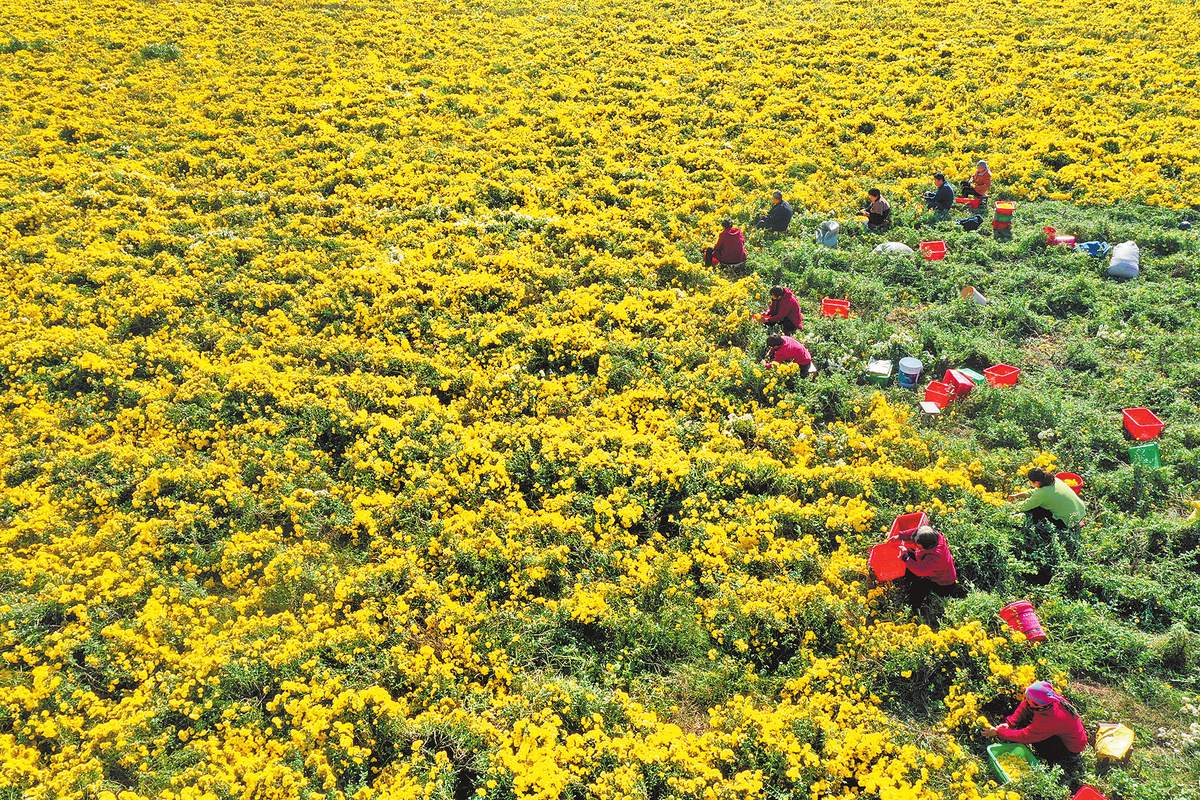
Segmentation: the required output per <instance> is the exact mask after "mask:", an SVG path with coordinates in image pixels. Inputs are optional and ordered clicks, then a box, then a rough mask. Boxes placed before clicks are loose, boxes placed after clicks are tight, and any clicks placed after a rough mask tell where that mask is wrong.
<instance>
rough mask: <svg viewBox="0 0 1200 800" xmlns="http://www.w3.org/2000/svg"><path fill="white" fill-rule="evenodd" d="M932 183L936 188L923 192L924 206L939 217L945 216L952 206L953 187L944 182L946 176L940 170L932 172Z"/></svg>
mask: <svg viewBox="0 0 1200 800" xmlns="http://www.w3.org/2000/svg"><path fill="white" fill-rule="evenodd" d="M933 185H934V186H936V187H937V189H936V190H935V191H932V192H926V193H925V207H926V208H928V209H929V210H930V211H932V212H933V213H934V214H937V215H938V216H939V217H945V216H946V215H947V214H949V213H950V209H952V208H954V187H953V186H951V185H950V184H948V183H946V176H945V175H943V174H942V173H940V172H935V173H934V174H933Z"/></svg>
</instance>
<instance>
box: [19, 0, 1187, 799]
mask: <svg viewBox="0 0 1200 800" xmlns="http://www.w3.org/2000/svg"><path fill="white" fill-rule="evenodd" d="M1193 13H1194V8H1193V6H1192V5H1191V4H1190V3H1187V2H1182V1H1181V0H1158V1H1157V2H1151V3H1149V4H1147V3H1145V2H1140V3H1133V2H1131V1H1130V0H1114V1H1113V2H1107V3H1102V4H1100V5H1099V6H1097V5H1096V4H1090V3H1083V2H1080V1H1079V0H1064V1H1063V2H1055V3H1044V2H1037V3H1035V2H1032V0H1012V1H1011V2H996V3H992V4H981V3H966V2H959V1H958V0H951V2H947V3H927V2H909V3H900V2H895V0H883V1H882V2H875V3H870V4H864V5H858V4H853V3H849V2H842V1H839V2H830V3H822V4H818V5H813V4H798V3H792V4H789V3H784V2H761V3H753V4H749V5H744V4H732V3H725V2H722V1H721V0H718V2H716V3H708V4H704V5H703V6H694V5H685V4H676V3H671V2H657V3H656V2H645V1H644V0H634V1H633V2H622V3H613V2H597V3H591V4H570V3H567V4H563V5H558V6H540V5H538V4H535V3H524V2H519V0H510V1H508V2H506V1H505V0H479V2H473V3H462V2H457V0H450V2H444V3H425V2H412V3H405V4H401V5H399V6H395V5H393V4H387V3H381V2H369V1H360V0H347V1H346V2H337V1H335V2H327V3H317V4H312V5H302V4H293V3H283V2H275V3H272V2H255V1H254V0H246V1H245V2H222V3H217V2H208V1H207V0H183V2H175V3H166V2H138V1H137V0H134V2H125V1H124V0H97V1H96V2H89V3H86V4H82V3H71V2H66V0H50V1H49V2H38V3H34V2H31V0H12V2H7V3H6V4H5V5H4V8H3V9H2V10H0V37H2V38H0V73H2V79H0V133H2V138H0V242H2V245H0V247H2V250H0V275H2V277H0V292H2V293H3V306H2V308H0V407H2V409H3V416H2V418H0V473H2V475H3V485H2V486H0V656H2V658H3V661H2V662H0V797H3V798H38V799H39V800H41V799H43V798H103V799H104V800H109V799H110V798H121V800H133V799H134V798H152V797H161V798H196V799H197V800H212V799H214V798H247V799H248V798H264V799H265V798H314V799H316V798H344V797H353V798H358V799H359V800H367V799H368V798H376V797H378V798H406V797H413V798H451V797H453V798H456V800H461V799H462V798H467V797H471V796H479V797H486V798H507V797H522V798H525V797H529V798H558V797H582V796H589V797H600V798H613V800H616V799H617V798H642V797H645V798H660V797H690V798H698V799H700V800H718V799H720V798H757V797H763V796H770V797H779V798H784V797H794V798H806V797H811V798H812V799H813V800H818V798H825V797H852V796H870V797H880V798H886V799H887V800H892V799H893V798H894V799H896V800H899V798H945V799H946V800H974V798H981V797H990V798H1001V797H1003V796H1004V794H1005V792H1004V790H1001V789H998V788H997V787H996V786H995V785H994V784H992V783H990V782H989V776H988V775H987V774H986V773H985V772H983V771H982V767H981V762H980V760H979V758H978V754H979V750H978V744H979V741H978V739H977V738H976V736H975V731H976V729H977V727H978V725H977V718H978V717H979V715H980V714H981V713H982V711H983V708H984V706H985V705H986V704H987V703H989V702H994V701H999V700H1003V701H1005V702H1008V701H1010V700H1011V699H1012V698H1014V697H1016V696H1017V693H1018V692H1019V690H1020V688H1021V687H1022V686H1023V685H1024V684H1026V683H1027V682H1029V681H1030V680H1032V679H1034V678H1047V679H1055V680H1059V681H1063V680H1065V678H1066V676H1064V675H1061V674H1059V673H1057V672H1054V671H1053V670H1051V669H1048V668H1047V667H1046V666H1045V662H1044V661H1041V662H1039V659H1038V653H1037V650H1036V649H1034V648H1030V647H1028V646H1027V645H1026V644H1025V643H1023V642H1022V641H1020V639H1021V637H1020V636H1018V635H1015V634H1009V633H1006V632H1003V631H1002V630H1001V628H1000V627H999V626H998V625H997V624H996V622H995V620H993V619H990V618H987V619H981V620H977V621H967V622H964V623H962V624H960V625H947V626H943V627H942V628H941V629H940V630H938V631H933V630H930V629H929V628H928V627H924V626H918V625H916V624H913V623H912V622H911V621H910V620H909V619H908V618H906V617H905V616H904V614H903V613H902V612H903V609H902V608H900V607H899V606H897V604H896V602H895V598H894V597H891V596H890V595H889V593H888V591H887V590H886V589H885V588H880V587H877V586H876V585H875V584H874V582H873V581H872V580H871V579H870V577H869V575H868V570H867V566H866V560H865V557H864V554H865V547H866V545H867V544H868V543H869V542H870V541H871V540H873V539H877V538H879V537H881V536H882V535H883V532H884V531H885V530H886V529H887V527H888V525H889V524H890V522H891V518H892V516H894V515H896V514H899V513H904V512H905V511H908V510H911V509H913V508H921V509H924V510H926V511H928V512H929V513H930V514H931V515H934V516H935V518H938V519H941V520H957V521H958V522H959V523H961V524H963V525H969V524H970V523H969V520H968V518H967V517H966V516H965V515H964V514H963V509H964V507H967V506H970V507H971V508H981V507H999V506H1000V505H1001V504H1002V503H1003V495H1004V493H1005V491H1006V490H1007V488H1008V485H1009V481H1010V478H1011V476H1013V475H1015V474H1016V473H1017V471H1018V469H1019V468H1020V467H1021V466H1022V465H1023V462H1020V461H1014V462H1012V463H1010V464H1008V465H1007V468H1006V469H1005V470H1001V474H999V475H997V474H996V471H995V470H992V469H990V467H989V468H985V467H984V466H983V465H982V464H981V463H980V462H979V461H978V460H973V459H972V458H971V457H970V455H964V454H958V455H954V454H946V453H943V452H940V451H939V450H938V449H936V448H935V447H931V446H930V443H929V441H928V440H927V439H926V438H924V437H923V436H922V435H921V434H920V432H919V431H918V430H917V429H916V428H915V427H914V426H915V420H914V419H913V415H912V413H911V411H910V409H909V407H908V406H907V405H903V404H893V403H889V402H888V401H887V400H885V399H884V398H883V397H882V396H879V397H877V398H876V399H874V400H872V401H871V402H869V403H864V404H859V405H854V406H850V405H849V404H846V403H839V399H838V398H837V397H831V396H829V395H828V393H826V394H824V395H822V394H821V393H820V392H819V391H816V392H811V393H809V394H798V393H797V383H796V379H795V374H794V372H793V371H791V370H790V368H784V369H780V370H777V371H774V372H765V371H764V370H763V369H761V367H760V366H758V365H757V363H756V358H755V356H756V353H754V352H753V349H754V347H755V345H756V344H757V342H758V341H759V339H760V338H761V337H760V336H759V335H758V334H757V332H756V331H755V330H754V329H753V327H752V325H751V323H750V320H749V315H750V314H751V313H752V312H753V311H756V310H758V306H756V305H755V303H757V302H758V301H759V298H761V296H762V289H763V286H762V284H761V282H760V281H759V280H758V279H757V278H746V279H744V280H737V279H732V278H729V277H726V276H721V275H718V274H714V273H710V272H708V271H706V270H704V269H702V268H700V267H699V266H698V265H696V264H695V263H693V262H689V260H688V259H687V258H686V257H685V252H690V251H689V248H691V249H693V250H694V248H695V246H697V245H698V244H700V243H701V242H702V241H703V240H705V239H708V238H711V236H712V233H713V231H714V230H715V228H714V225H715V221H716V220H718V219H719V218H720V217H721V216H723V215H724V214H726V213H734V214H737V215H739V217H740V218H743V219H744V218H745V217H746V216H747V215H748V214H749V213H750V212H751V211H752V210H753V208H754V207H755V206H756V205H760V204H762V202H763V200H762V198H763V197H764V196H765V193H766V191H767V190H769V189H772V188H775V187H781V188H783V189H784V190H785V191H786V192H787V194H788V196H789V198H791V199H792V201H793V202H794V203H795V204H796V205H797V206H803V207H806V208H810V209H814V210H822V211H825V212H827V213H842V214H845V213H847V212H848V211H849V210H850V209H851V208H853V207H854V204H855V203H856V202H857V199H858V197H859V195H861V194H862V193H863V191H864V190H865V189H866V188H867V187H869V186H871V185H875V184H878V185H881V186H885V187H887V189H888V191H889V193H894V194H895V195H897V196H899V197H903V196H905V195H911V194H913V193H915V192H916V191H917V190H918V189H921V188H926V185H927V183H928V176H929V174H930V173H931V172H932V171H934V170H938V169H940V170H943V171H945V172H947V173H952V174H954V175H959V174H965V173H966V172H967V171H968V170H969V166H970V165H971V164H972V163H973V162H974V160H975V159H977V158H981V157H985V158H988V159H989V160H990V161H991V162H992V163H993V166H994V170H995V174H996V178H997V183H998V185H999V186H1000V187H1001V191H1002V192H1003V193H1004V194H1005V195H1006V196H1011V197H1015V198H1022V199H1024V198H1029V199H1033V198H1041V197H1049V198H1063V197H1068V196H1070V197H1073V198H1075V199H1076V200H1079V201H1082V202H1085V203H1088V202H1105V201H1110V200H1114V199H1119V198H1126V199H1127V198H1134V199H1140V200H1144V201H1148V202H1151V203H1161V204H1164V205H1173V204H1177V203H1179V202H1181V201H1186V200H1187V198H1189V197H1194V196H1195V195H1196V194H1197V192H1198V191H1200V159H1197V156H1196V143H1197V140H1198V136H1197V130H1198V128H1197V126H1198V125H1200V122H1197V120H1200V100H1198V99H1197V95H1196V91H1195V88H1196V87H1195V83H1196V75H1197V74H1198V71H1197V66H1198V65H1197V56H1196V52H1197V48H1196V44H1197V42H1196V39H1195V34H1194V25H1193V19H1192V16H1193ZM756 337H758V338H756ZM1045 458H1046V459H1048V458H1049V457H1045ZM1045 463H1048V462H1045ZM1003 602H1004V601H1003V600H1002V599H1000V598H995V602H994V603H992V604H991V606H989V610H990V611H994V610H995V609H996V608H998V607H999V606H1000V605H1002V604H1003ZM914 706H920V707H922V708H924V709H930V708H932V709H934V711H935V716H936V718H937V725H936V726H935V727H933V728H929V727H928V726H924V727H922V726H917V725H914V724H912V723H911V721H910V719H909V715H910V711H909V709H911V708H912V707H914ZM1012 797H1013V795H1012V794H1011V793H1009V794H1008V800H1012Z"/></svg>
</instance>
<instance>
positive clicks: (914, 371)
mask: <svg viewBox="0 0 1200 800" xmlns="http://www.w3.org/2000/svg"><path fill="white" fill-rule="evenodd" d="M922 366H924V365H923V364H922V363H921V360H920V359H918V358H902V359H900V372H899V373H898V374H897V375H896V385H897V386H899V387H900V388H901V389H915V388H917V381H919V380H920V379H921V367H922Z"/></svg>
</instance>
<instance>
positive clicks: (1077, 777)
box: [983, 681, 1088, 792]
mask: <svg viewBox="0 0 1200 800" xmlns="http://www.w3.org/2000/svg"><path fill="white" fill-rule="evenodd" d="M983 735H984V736H995V737H999V738H1001V739H1003V740H1004V741H1006V742H1015V743H1018V744H1027V745H1029V746H1030V747H1032V748H1033V752H1034V753H1036V754H1037V757H1038V759H1039V760H1041V761H1042V762H1043V763H1046V764H1058V765H1059V766H1061V767H1062V768H1063V773H1064V774H1065V775H1066V777H1067V780H1068V782H1069V783H1070V785H1071V791H1073V792H1075V791H1079V788H1080V787H1081V786H1082V785H1083V780H1082V777H1083V756H1082V753H1083V751H1084V750H1085V749H1087V745H1088V737H1087V731H1086V730H1084V727H1083V720H1081V719H1080V718H1079V712H1078V711H1076V710H1075V707H1074V706H1072V705H1071V704H1070V703H1068V702H1067V700H1066V698H1064V697H1063V696H1062V695H1060V694H1059V693H1058V692H1056V691H1054V686H1052V685H1051V684H1050V682H1049V681H1034V682H1033V683H1031V684H1029V688H1027V689H1026V690H1025V699H1024V700H1022V701H1021V705H1019V706H1017V710H1016V711H1014V712H1013V713H1012V714H1011V715H1010V716H1009V717H1008V719H1006V720H1005V721H1004V722H1002V723H1000V724H999V725H997V726H996V727H994V728H993V727H990V726H985V727H984V728H983Z"/></svg>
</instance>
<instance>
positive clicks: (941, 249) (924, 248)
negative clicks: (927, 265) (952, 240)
mask: <svg viewBox="0 0 1200 800" xmlns="http://www.w3.org/2000/svg"><path fill="white" fill-rule="evenodd" d="M920 247H921V252H922V253H924V254H925V260H926V261H941V260H942V259H943V258H945V257H946V243H945V242H943V241H942V240H940V239H939V240H938V241H936V242H921V245H920Z"/></svg>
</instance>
